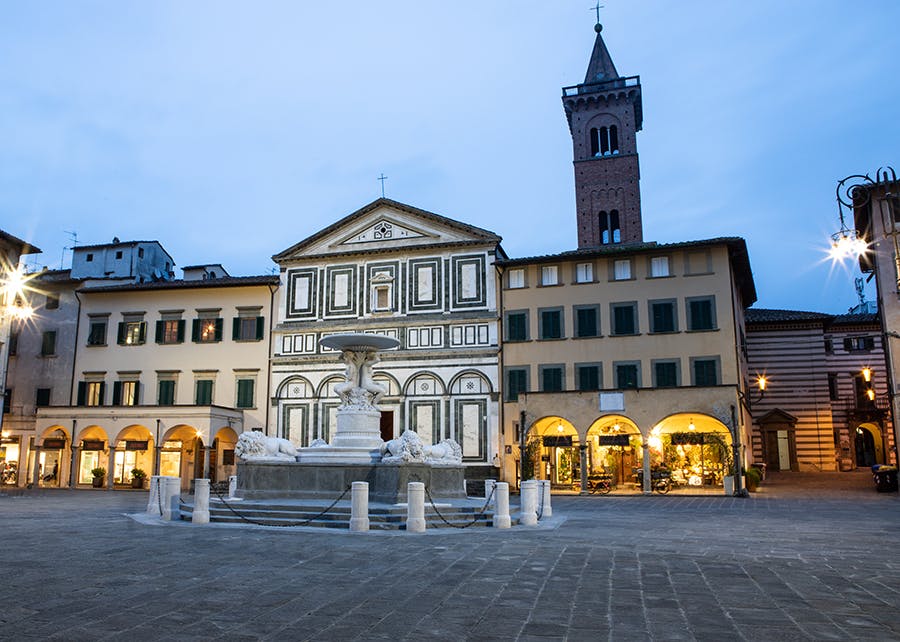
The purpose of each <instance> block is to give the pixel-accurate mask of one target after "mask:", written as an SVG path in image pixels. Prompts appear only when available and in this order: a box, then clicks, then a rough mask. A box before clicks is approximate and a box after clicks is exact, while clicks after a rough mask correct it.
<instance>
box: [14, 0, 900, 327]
mask: <svg viewBox="0 0 900 642" xmlns="http://www.w3.org/2000/svg"><path fill="white" fill-rule="evenodd" d="M591 4H592V3H591V2H590V1H588V0H553V1H545V2H538V1H534V0H516V1H514V2H513V1H503V2H501V1H476V0H461V1H458V2H431V1H423V0H405V1H401V0H391V1H386V2H361V1H358V0H345V1H343V2H289V1H284V2H276V1H268V2H254V3H249V2H247V3H238V2H223V1H221V0H218V1H208V2H207V1H192V2H181V1H173V2H163V1H161V0H160V1H154V2H113V1H107V2H90V1H87V0H83V1H79V2H67V1H66V2H64V1H55V2H52V1H47V2H20V3H13V2H9V3H5V4H4V6H3V8H2V10H0V60H2V61H3V62H2V64H0V87H2V91H0V141H2V143H0V228H3V229H5V230H6V231H8V232H10V233H12V234H15V235H17V236H21V237H23V238H27V239H30V240H32V241H33V242H34V243H36V244H37V245H39V246H40V247H42V248H43V249H44V251H45V254H44V255H43V256H42V257H40V258H39V259H38V264H39V265H48V266H50V267H58V266H59V264H60V260H61V259H62V258H63V257H64V256H65V259H64V261H65V265H66V266H68V261H69V254H68V253H64V252H63V248H64V247H65V246H68V245H71V242H70V239H69V237H68V236H67V234H66V231H75V232H77V234H78V243H79V244H88V243H99V242H108V241H110V240H111V239H112V237H113V236H118V237H119V238H121V239H123V240H140V239H158V240H159V241H160V242H161V243H162V244H163V246H164V247H166V249H168V250H169V252H170V253H171V254H172V255H173V256H174V258H175V260H176V262H177V263H178V264H179V265H190V264H196V263H205V262H221V263H223V264H224V265H225V267H226V268H227V269H228V270H229V271H230V272H231V273H232V274H233V275H245V274H261V273H267V272H269V271H270V270H271V269H272V267H273V264H272V262H271V260H270V259H269V257H270V256H271V255H272V254H274V253H276V252H279V251H281V250H283V249H285V248H287V247H288V246H290V245H291V244H293V243H295V242H297V241H299V240H300V239H302V238H304V237H306V236H308V235H309V234H312V233H314V232H315V231H317V230H318V229H320V228H322V227H324V226H326V225H328V224H330V223H332V222H333V221H335V220H336V219H337V218H340V217H342V216H344V215H346V214H348V213H350V212H352V211H354V210H356V209H358V208H359V207H361V206H363V205H365V204H366V203H368V202H370V201H371V200H373V199H375V198H376V197H378V196H379V195H380V183H379V182H378V181H377V177H378V175H379V174H380V173H381V172H384V173H385V174H386V175H387V176H388V177H389V178H388V180H387V183H386V193H387V196H389V197H391V198H394V199H396V200H399V201H403V202H406V203H409V204H411V205H414V206H417V207H421V208H424V209H427V210H431V211H434V212H437V213H439V214H443V215H445V216H449V217H452V218H456V219H459V220H461V221H465V222H467V223H471V224H474V225H478V226H481V227H484V228H487V229H490V230H492V231H495V232H497V233H498V234H500V235H501V236H502V237H503V239H504V241H503V246H504V248H505V249H506V251H507V253H508V254H510V255H511V256H529V255H534V254H544V253H550V252H558V251H562V250H567V249H572V248H573V247H574V246H575V243H576V241H575V205H574V200H575V199H574V180H573V173H572V165H571V160H572V147H571V139H570V137H569V133H568V129H567V127H566V121H565V116H564V114H563V109H562V104H561V100H560V89H561V87H563V86H565V85H572V84H576V83H579V82H581V81H582V80H583V78H584V72H585V69H586V67H587V62H588V58H589V55H590V51H591V46H592V43H593V39H594V31H593V24H594V19H593V14H592V13H591V11H590V6H591ZM603 4H605V5H606V7H605V8H604V9H603V10H602V12H601V20H602V22H603V24H604V31H603V34H604V38H605V39H606V43H607V45H608V47H609V49H610V52H611V54H612V56H613V60H614V62H615V64H616V66H617V68H618V70H619V72H620V73H621V74H623V75H634V74H639V75H640V76H641V82H642V86H643V93H644V129H643V131H642V132H641V133H640V134H639V137H638V151H639V153H640V159H641V174H642V176H641V194H642V200H643V215H644V234H645V239H646V240H656V241H660V242H671V241H683V240H691V239H700V238H711V237H715V236H742V237H744V238H746V239H747V242H748V244H749V247H750V256H751V263H752V267H753V271H754V276H755V279H756V287H757V290H758V292H759V303H757V307H779V308H793V309H809V310H820V311H827V312H842V311H846V309H847V308H849V307H850V306H851V305H853V304H854V303H855V301H856V297H855V294H854V291H853V287H852V274H851V273H850V272H849V271H847V270H844V271H841V270H839V269H838V270H834V271H832V269H831V268H830V266H829V264H828V263H826V262H824V261H823V259H824V257H825V254H824V248H825V247H826V244H827V239H828V235H829V234H831V233H832V232H834V231H836V230H837V228H838V220H837V209H836V206H835V202H834V187H835V184H836V182H837V181H838V180H839V179H840V178H842V177H844V176H846V175H848V174H852V173H863V172H873V171H874V170H875V169H876V168H878V167H879V166H882V165H890V164H893V165H894V166H895V167H897V168H898V171H900V154H898V151H900V118H898V105H900V83H898V82H897V66H898V60H900V55H898V54H900V51H898V50H900V45H898V39H897V36H896V28H897V25H898V24H900V2H897V1H896V0H860V1H858V2H847V1H846V0H840V1H839V0H790V1H788V2H785V1H784V0H757V1H755V2H746V1H744V0H740V1H739V0H704V1H700V0H684V1H681V2H674V1H667V2H664V1H662V0H627V1H626V0H605V2H603ZM179 275H180V272H179ZM869 293H870V296H874V287H871V286H870V287H869Z"/></svg>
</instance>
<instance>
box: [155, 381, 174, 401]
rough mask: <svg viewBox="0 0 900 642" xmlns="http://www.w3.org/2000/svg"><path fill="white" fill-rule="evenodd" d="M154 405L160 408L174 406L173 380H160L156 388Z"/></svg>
mask: <svg viewBox="0 0 900 642" xmlns="http://www.w3.org/2000/svg"><path fill="white" fill-rule="evenodd" d="M156 403H157V404H159V405H160V406H173V405H175V380H174V379H160V380H159V384H158V386H157V395H156Z"/></svg>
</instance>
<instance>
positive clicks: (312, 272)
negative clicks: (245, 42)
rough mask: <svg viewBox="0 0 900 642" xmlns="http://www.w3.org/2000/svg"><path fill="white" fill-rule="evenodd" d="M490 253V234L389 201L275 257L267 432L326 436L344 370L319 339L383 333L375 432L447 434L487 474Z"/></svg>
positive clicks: (495, 251) (470, 467)
mask: <svg viewBox="0 0 900 642" xmlns="http://www.w3.org/2000/svg"><path fill="white" fill-rule="evenodd" d="M498 258H500V259H503V258H506V257H505V255H504V253H503V250H502V248H501V247H500V237H499V236H497V235H496V234H494V233H492V232H489V231H487V230H483V229H480V228H477V227H474V226H471V225H467V224H464V223H460V222H458V221H455V220H452V219H449V218H446V217H444V216H441V215H438V214H434V213H432V212H427V211H425V210H421V209H418V208H415V207H411V206H409V205H405V204H403V203H399V202H396V201H392V200H390V199H386V198H381V199H378V200H376V201H374V202H372V203H370V204H369V205H366V206H365V207H363V208H361V209H360V210H358V211H356V212H353V213H352V214H350V215H348V216H346V217H344V218H343V219H341V220H339V221H337V222H336V223H334V224H333V225H331V226H329V227H327V228H325V229H323V230H321V231H320V232H318V233H316V234H314V235H312V236H310V237H309V238H307V239H305V240H303V241H300V242H299V243H297V244H296V245H294V246H292V247H290V248H288V249H286V250H284V251H283V252H281V253H279V254H277V255H275V256H274V257H273V259H274V260H275V262H276V263H278V265H279V267H280V274H281V287H280V288H279V300H278V305H277V315H278V316H277V325H276V326H275V329H274V332H273V349H272V355H271V370H272V390H273V395H272V399H271V403H272V406H273V409H274V410H275V412H274V413H272V417H273V419H272V421H271V422H270V426H269V428H270V434H276V435H278V436H279V437H283V438H285V439H289V440H291V441H292V442H293V443H294V444H296V445H297V446H301V447H302V446H308V445H309V444H310V443H311V442H312V441H313V440H315V439H324V440H325V441H330V439H331V437H332V436H333V434H334V430H335V421H336V411H337V406H338V403H339V399H338V396H337V394H336V393H335V392H334V386H335V385H336V384H339V383H340V382H341V381H343V377H342V372H343V366H342V364H341V363H340V359H339V354H338V353H337V352H335V351H333V350H329V349H327V348H323V347H321V346H320V345H319V340H320V339H321V338H323V337H326V336H328V335H332V334H340V333H346V332H366V333H372V334H380V335H385V336H389V337H392V338H394V339H397V340H398V341H399V342H400V345H399V347H398V348H397V349H396V350H392V351H386V352H384V353H382V354H381V355H380V357H381V361H382V363H381V364H380V366H381V367H379V366H376V367H375V380H376V381H378V382H379V383H381V384H382V385H383V386H384V387H385V388H386V389H387V390H388V393H387V394H386V395H385V396H384V398H383V399H382V400H381V402H380V404H379V405H380V407H381V409H382V438H383V439H385V440H387V439H392V438H394V437H397V436H399V435H400V434H402V432H403V431H404V430H407V429H408V430H414V431H415V432H416V433H418V434H419V436H420V437H421V438H422V440H423V441H424V442H425V443H426V444H430V443H437V442H439V441H440V440H441V439H445V438H450V439H454V440H456V441H457V442H459V444H460V446H461V447H462V452H463V463H464V464H465V465H466V467H467V471H466V475H467V477H468V478H470V479H473V478H474V479H477V478H479V477H491V476H493V474H494V473H495V470H496V469H495V468H494V463H495V459H496V458H497V456H498V443H499V441H498V429H499V402H498V400H499V394H498V391H499V384H500V381H499V371H498V356H497V355H498V351H499V338H498V319H499V315H498V311H497V303H496V302H497V277H496V269H495V262H496V260H497V259H498Z"/></svg>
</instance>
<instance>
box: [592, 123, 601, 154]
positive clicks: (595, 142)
mask: <svg viewBox="0 0 900 642" xmlns="http://www.w3.org/2000/svg"><path fill="white" fill-rule="evenodd" d="M599 154H600V138H599V136H598V135H597V128H596V127H591V156H598V155H599Z"/></svg>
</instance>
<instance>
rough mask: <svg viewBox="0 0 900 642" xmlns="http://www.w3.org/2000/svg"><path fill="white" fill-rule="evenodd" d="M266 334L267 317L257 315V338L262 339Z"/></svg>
mask: <svg viewBox="0 0 900 642" xmlns="http://www.w3.org/2000/svg"><path fill="white" fill-rule="evenodd" d="M265 334H266V318H265V317H256V340H257V341H262V338H263V336H264V335H265Z"/></svg>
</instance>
